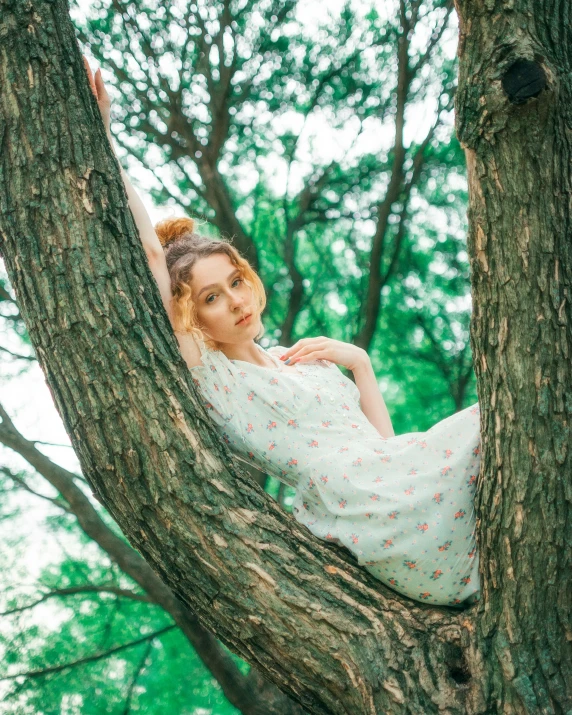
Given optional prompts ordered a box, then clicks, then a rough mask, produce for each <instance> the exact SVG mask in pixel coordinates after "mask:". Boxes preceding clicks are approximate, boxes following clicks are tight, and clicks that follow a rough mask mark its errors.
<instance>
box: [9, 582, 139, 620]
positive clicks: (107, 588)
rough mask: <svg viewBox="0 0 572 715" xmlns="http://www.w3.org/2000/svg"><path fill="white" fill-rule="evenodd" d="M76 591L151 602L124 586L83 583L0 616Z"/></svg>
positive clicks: (49, 594) (72, 593)
mask: <svg viewBox="0 0 572 715" xmlns="http://www.w3.org/2000/svg"><path fill="white" fill-rule="evenodd" d="M77 593H113V594H115V595H116V596H121V597H122V598H129V599H130V600H132V601H142V602H144V603H153V602H152V600H151V599H150V598H149V596H148V595H147V594H144V593H135V591H130V590H129V589H125V588H118V587H117V586H111V585H102V586H97V585H95V584H84V585H82V586H69V587H68V588H57V589H55V590H53V591H49V592H48V593H45V594H44V595H43V596H42V597H41V598H38V599H37V600H36V601H33V602H32V603H28V604H27V605H25V606H18V608H11V609H9V610H8V611H4V612H3V613H0V616H11V615H13V614H14V613H22V611H29V610H30V609H32V608H35V607H36V606H38V605H40V603H44V602H45V601H47V600H49V599H50V598H60V597H62V596H73V595H75V594H77Z"/></svg>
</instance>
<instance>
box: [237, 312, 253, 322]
mask: <svg viewBox="0 0 572 715" xmlns="http://www.w3.org/2000/svg"><path fill="white" fill-rule="evenodd" d="M251 318H252V313H249V314H248V315H247V316H245V317H244V318H243V319H242V320H239V321H238V323H237V325H246V323H248V322H249V321H250V319H251Z"/></svg>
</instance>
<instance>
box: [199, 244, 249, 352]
mask: <svg viewBox="0 0 572 715" xmlns="http://www.w3.org/2000/svg"><path fill="white" fill-rule="evenodd" d="M191 290H192V297H193V302H194V304H195V308H196V312H197V318H198V321H199V325H200V327H201V329H202V330H203V332H204V334H205V336H206V337H209V338H211V339H212V340H214V341H215V342H216V343H241V342H244V341H245V340H252V339H253V338H255V337H256V336H257V335H258V333H259V331H260V312H259V309H258V306H257V305H256V304H255V298H254V292H253V290H252V288H251V287H250V286H248V285H247V284H246V283H245V282H244V279H243V278H242V275H241V273H240V270H239V269H238V268H237V267H236V266H235V265H234V264H233V263H232V261H231V260H230V258H229V257H228V256H227V255H226V253H214V254H213V255H212V256H207V257H206V258H200V259H199V260H198V261H197V262H196V263H195V265H194V266H193V270H192V277H191ZM245 316H250V317H249V318H247V319H246V320H241V319H242V318H244V317H245Z"/></svg>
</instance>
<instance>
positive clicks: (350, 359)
mask: <svg viewBox="0 0 572 715" xmlns="http://www.w3.org/2000/svg"><path fill="white" fill-rule="evenodd" d="M280 360H282V361H284V363H285V364H286V365H293V364H294V363H304V362H311V361H312V360H329V361H330V362H335V363H336V365H341V366H342V367H345V368H346V369H348V370H351V371H352V372H354V371H355V370H356V369H358V368H360V367H362V366H364V365H367V364H368V363H369V355H368V354H367V353H366V351H365V350H364V349H363V348H358V347H357V346H356V345H352V344H351V343H343V342H342V341H341V340H332V338H323V337H319V338H303V339H302V340H298V342H297V343H294V345H292V347H291V348H288V350H286V352H285V353H284V355H281V356H280Z"/></svg>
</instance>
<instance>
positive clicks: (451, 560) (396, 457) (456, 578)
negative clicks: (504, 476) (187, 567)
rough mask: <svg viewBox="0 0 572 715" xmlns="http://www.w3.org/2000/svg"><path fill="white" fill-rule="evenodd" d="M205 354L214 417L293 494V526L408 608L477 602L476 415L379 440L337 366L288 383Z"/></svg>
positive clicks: (243, 452)
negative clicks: (331, 544) (330, 547)
mask: <svg viewBox="0 0 572 715" xmlns="http://www.w3.org/2000/svg"><path fill="white" fill-rule="evenodd" d="M258 347H259V349H260V350H262V351H263V352H266V354H268V355H270V356H271V357H272V359H273V360H274V362H275V363H276V368H271V367H260V366H258V365H254V364H252V363H248V362H244V361H242V360H229V359H228V358H227V357H226V356H225V355H224V353H222V352H220V351H214V350H209V349H207V348H206V347H205V345H204V343H201V344H200V349H201V353H202V363H203V364H202V365H199V366H197V367H194V368H191V371H192V376H193V379H194V382H195V385H196V386H197V387H198V388H199V393H200V395H202V397H203V398H204V405H205V407H206V410H207V413H208V414H209V415H210V416H211V418H212V420H213V421H214V423H215V425H217V427H218V429H219V431H220V433H221V435H222V438H223V439H224V441H225V442H226V443H227V444H228V445H229V447H230V449H231V450H232V451H233V453H235V454H236V456H237V457H238V458H239V459H242V460H243V461H246V462H248V463H250V464H252V465H254V466H255V467H257V468H258V469H260V470H262V471H264V472H265V473H267V474H270V475H272V476H274V477H276V478H277V479H279V480H280V481H282V482H284V483H286V484H288V485H290V486H292V487H295V488H296V496H295V499H294V503H293V514H294V517H295V518H296V519H297V521H299V522H300V523H301V524H303V525H304V526H306V527H307V528H308V529H309V530H310V531H311V532H312V533H313V534H314V535H316V536H317V537H319V538H321V539H325V540H330V541H335V542H337V543H342V544H343V545H344V546H346V547H347V548H348V549H349V550H350V551H351V552H352V553H353V554H354V555H355V557H356V558H357V560H358V563H359V564H360V565H362V566H363V567H364V568H365V569H367V570H368V571H370V572H371V573H372V574H373V575H374V576H375V577H376V578H378V579H379V580H380V581H382V582H383V583H385V584H386V585H388V586H389V587H390V588H392V589H394V590H395V591H398V592H399V593H401V594H404V595H405V596H409V597H410V598H413V599H415V600H417V601H421V602H423V603H430V604H435V605H445V606H457V605H460V604H462V603H463V605H465V604H466V603H471V602H474V601H476V600H478V598H479V591H480V584H479V574H478V553H477V545H476V540H475V512H474V508H473V497H474V492H475V486H476V481H477V478H478V474H479V467H480V418H479V405H478V403H475V404H474V405H472V406H470V407H467V408H466V409H464V410H461V411H460V412H457V413H456V414H454V415H452V416H450V417H447V418H446V419H444V420H441V421H440V422H438V423H437V424H436V425H434V426H433V427H431V429H429V430H428V431H427V432H411V433H407V434H402V435H396V436H394V437H389V438H384V437H382V436H381V435H380V434H379V432H378V431H377V430H376V428H375V427H374V426H373V425H372V424H371V423H370V422H369V420H368V419H367V417H366V416H365V415H364V413H363V412H362V411H361V408H360V393H359V390H358V388H357V387H356V385H355V384H354V383H353V382H352V381H351V380H348V379H347V378H346V377H345V376H344V374H343V373H342V372H341V371H340V369H339V368H338V367H337V365H336V364H335V363H331V362H328V361H326V360H316V361H314V362H311V363H305V364H301V365H297V366H296V367H297V369H296V372H294V371H281V369H280V367H281V365H282V363H281V362H280V361H279V360H278V359H277V357H276V356H280V355H281V354H282V353H283V352H285V351H286V350H287V348H285V347H281V346H277V347H274V348H270V349H269V350H267V351H265V350H264V349H263V348H262V347H261V346H260V345H258Z"/></svg>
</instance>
